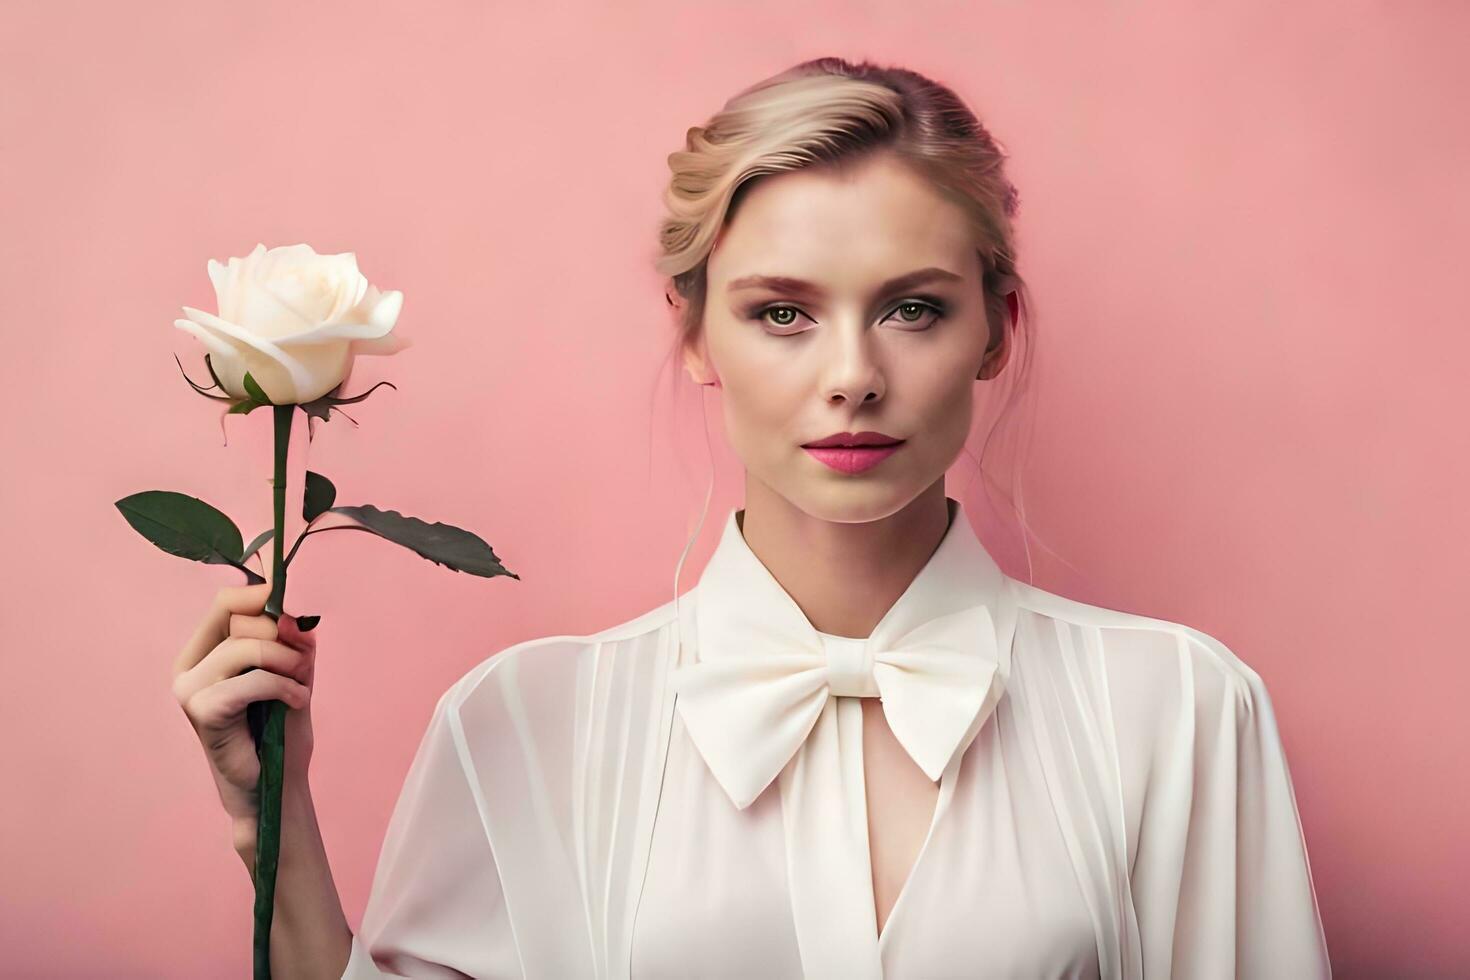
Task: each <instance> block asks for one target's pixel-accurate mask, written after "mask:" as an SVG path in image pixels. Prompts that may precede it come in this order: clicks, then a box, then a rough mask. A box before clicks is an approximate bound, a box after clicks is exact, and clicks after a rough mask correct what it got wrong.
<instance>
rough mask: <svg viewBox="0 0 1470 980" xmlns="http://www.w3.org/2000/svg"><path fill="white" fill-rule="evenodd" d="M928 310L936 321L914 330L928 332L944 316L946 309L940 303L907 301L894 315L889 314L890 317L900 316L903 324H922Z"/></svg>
mask: <svg viewBox="0 0 1470 980" xmlns="http://www.w3.org/2000/svg"><path fill="white" fill-rule="evenodd" d="M926 310H927V311H929V312H930V313H932V314H934V319H933V320H930V321H929V322H928V323H927V324H925V325H924V326H922V327H916V328H913V329H915V330H928V329H929V328H930V327H932V326H933V325H934V324H935V323H936V322H938V320H939V318H940V317H942V316H944V307H943V306H942V305H940V304H938V303H934V302H929V301H927V300H919V299H906V300H904V301H903V302H902V303H899V304H898V306H897V308H895V309H894V311H893V313H891V314H889V316H893V315H895V314H896V315H897V316H898V319H899V320H900V321H901V322H903V323H920V322H922V321H923V318H924V312H925V311H926ZM885 322H886V319H885Z"/></svg>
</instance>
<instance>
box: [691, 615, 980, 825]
mask: <svg viewBox="0 0 1470 980" xmlns="http://www.w3.org/2000/svg"><path fill="white" fill-rule="evenodd" d="M886 622H887V621H885V623H880V624H879V628H878V630H875V631H874V634H873V636H871V637H869V638H867V639H856V638H852V637H842V636H832V635H830V634H823V633H819V632H818V631H816V630H815V629H813V628H811V626H810V624H809V623H808V624H806V625H805V627H804V628H797V629H795V630H793V629H791V628H790V624H786V627H784V628H777V627H770V626H763V625H762V624H761V623H760V622H759V621H758V620H754V619H752V620H749V621H747V622H746V623H745V624H744V626H743V627H742V629H741V630H739V631H734V630H726V631H712V632H711V633H710V634H709V635H708V636H706V635H704V634H703V633H702V634H701V639H700V644H701V646H700V650H699V661H698V662H697V663H685V664H681V665H679V666H678V667H676V668H675V669H674V670H673V672H672V675H671V678H670V683H672V684H673V685H674V690H675V692H676V693H677V694H678V701H677V705H678V709H679V711H680V714H681V716H682V717H683V719H684V726H685V728H686V730H687V731H688V732H689V735H690V738H691V739H692V740H693V742H694V743H695V745H696V747H697V748H698V749H699V751H700V754H701V755H703V756H704V759H705V761H706V763H707V764H708V765H709V768H710V770H711V771H712V772H713V773H714V776H715V778H716V779H717V780H718V781H719V783H720V785H721V786H723V787H724V789H725V792H726V793H727V794H728V795H729V796H730V799H731V800H732V801H733V802H734V804H735V806H736V807H738V808H740V809H744V808H745V807H747V806H749V805H750V804H751V803H752V802H754V800H755V798H756V797H757V796H759V795H760V793H761V792H762V791H763V790H764V789H765V788H766V787H767V786H768V785H770V783H771V781H772V780H773V779H775V778H776V776H777V775H778V774H779V773H780V772H781V770H782V769H783V768H784V767H785V766H786V763H787V762H789V761H790V760H791V758H792V756H794V755H795V754H796V752H797V751H798V750H799V749H800V748H801V746H802V744H803V743H804V742H805V740H806V737H807V735H808V734H810V733H811V731H812V728H813V727H814V726H815V725H816V722H817V719H818V717H820V715H821V713H822V709H823V707H824V706H825V705H826V703H827V700H828V698H829V697H878V698H881V699H882V705H883V714H884V717H885V718H886V719H887V721H888V726H889V728H890V729H891V730H892V731H893V734H894V737H895V738H896V739H897V740H898V741H899V743H900V744H901V745H903V747H904V749H905V750H906V751H907V752H908V754H909V756H910V757H911V758H912V759H913V760H914V762H915V763H917V764H918V766H919V767H920V768H921V769H922V770H923V771H924V773H925V774H926V775H927V776H928V777H929V778H930V779H931V780H938V779H939V777H940V776H941V775H942V774H943V772H944V768H945V766H947V765H948V764H949V761H950V760H951V759H952V758H953V757H954V755H955V753H956V751H957V750H958V749H960V748H961V743H962V742H963V741H964V740H965V736H966V735H967V734H968V733H969V731H970V727H971V725H972V723H973V722H974V721H975V719H976V717H977V716H978V715H979V714H980V712H981V710H982V708H983V707H985V706H986V705H987V704H989V705H991V706H993V705H994V703H995V699H990V700H989V701H987V695H989V694H991V693H992V689H994V692H995V693H996V694H997V695H998V694H999V693H1000V691H1001V690H1002V689H1003V677H1002V676H1001V675H1000V674H999V673H998V671H999V667H1000V656H999V651H998V648H997V638H996V632H995V624H994V622H993V620H992V619H991V614H990V609H989V608H988V607H987V606H986V605H984V604H983V603H982V604H976V605H971V606H968V607H966V608H963V609H960V610H958V611H955V612H951V613H948V614H946V615H942V616H938V617H936V618H934V619H931V620H929V621H927V622H924V623H922V624H921V625H919V626H917V627H915V628H913V629H909V630H908V631H907V632H904V633H903V634H902V635H898V636H890V635H888V631H887V629H886V628H885V624H886Z"/></svg>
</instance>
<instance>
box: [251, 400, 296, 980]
mask: <svg viewBox="0 0 1470 980" xmlns="http://www.w3.org/2000/svg"><path fill="white" fill-rule="evenodd" d="M272 409H273V411H274V412H275V422H276V426H275V429H276V433H275V435H276V440H275V442H276V445H275V450H276V471H275V476H274V477H273V478H272V480H271V488H272V492H273V494H274V501H273V503H274V506H275V534H274V535H272V539H273V543H272V546H271V554H272V558H271V594H270V598H269V599H267V600H266V603H265V614H266V615H267V616H269V617H270V618H271V619H273V620H276V621H279V620H280V618H281V612H282V610H283V608H284V604H285V599H286V556H285V554H284V551H283V548H284V541H285V538H286V451H287V449H288V448H289V446H290V443H291V415H292V413H293V412H295V411H296V406H295V405H273V406H272ZM256 705H263V710H264V711H265V714H266V717H265V723H264V724H263V725H261V726H260V727H259V735H258V736H257V738H256V740H255V753H256V755H258V756H259V757H260V782H259V790H258V792H257V796H258V798H259V801H260V816H259V818H258V820H257V823H256V837H255V875H254V877H255V980H270V975H271V920H272V919H273V918H274V915H275V909H276V867H277V864H278V863H279V859H280V854H281V789H282V782H283V777H284V774H285V760H286V704H285V702H283V701H269V702H255V703H254V704H252V705H251V707H252V708H254V707H256ZM255 730H256V729H255V727H254V726H252V732H254V731H255Z"/></svg>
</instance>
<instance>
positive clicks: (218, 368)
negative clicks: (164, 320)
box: [174, 319, 246, 398]
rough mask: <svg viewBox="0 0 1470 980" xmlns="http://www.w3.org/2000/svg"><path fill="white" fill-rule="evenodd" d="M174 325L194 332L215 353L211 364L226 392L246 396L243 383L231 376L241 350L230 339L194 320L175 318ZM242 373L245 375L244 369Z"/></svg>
mask: <svg viewBox="0 0 1470 980" xmlns="http://www.w3.org/2000/svg"><path fill="white" fill-rule="evenodd" d="M174 326H176V327H178V328H179V329H180V330H182V331H184V332H185V333H189V334H193V335H194V336H195V337H197V338H199V340H200V341H201V342H202V343H203V344H204V346H205V347H207V348H208V349H209V353H211V354H213V355H214V358H213V359H212V360H211V361H210V365H211V366H212V367H213V368H214V373H215V374H216V375H217V376H218V377H219V381H220V385H221V386H222V387H223V388H224V389H225V392H226V393H227V394H229V395H232V396H234V397H235V398H244V397H245V394H246V393H245V386H244V385H243V384H237V382H236V381H235V379H233V378H231V377H230V376H229V375H230V374H231V373H233V372H231V371H230V370H229V367H230V366H231V365H234V364H236V363H239V361H240V352H239V351H238V350H237V349H236V348H235V347H234V346H232V345H231V344H230V342H229V341H228V340H225V339H224V338H222V337H220V336H219V335H217V334H215V333H213V332H211V331H210V330H207V329H205V328H204V327H201V326H200V325H199V324H197V323H195V322H194V321H193V320H182V319H181V320H175V321H174ZM241 374H242V376H243V374H244V372H243V370H242V371H241Z"/></svg>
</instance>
